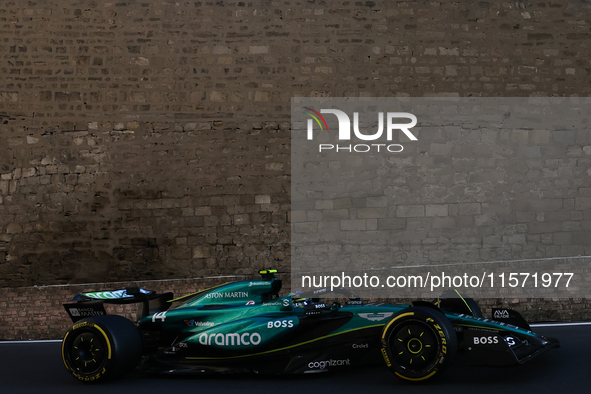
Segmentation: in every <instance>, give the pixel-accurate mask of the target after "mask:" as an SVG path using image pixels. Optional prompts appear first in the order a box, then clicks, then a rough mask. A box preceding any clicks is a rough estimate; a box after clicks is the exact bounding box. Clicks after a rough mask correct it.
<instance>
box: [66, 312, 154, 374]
mask: <svg viewBox="0 0 591 394" xmlns="http://www.w3.org/2000/svg"><path fill="white" fill-rule="evenodd" d="M142 351H143V342H142V336H141V334H140V332H139V330H138V329H137V327H136V326H135V325H134V324H133V323H132V322H131V321H129V320H127V319H126V318H124V317H121V316H115V315H103V316H95V317H91V318H87V319H83V320H80V321H78V322H76V324H74V325H73V326H72V327H71V328H70V329H69V330H68V331H67V332H66V335H65V336H64V339H63V342H62V359H63V361H64V365H65V366H66V369H67V370H68V372H70V374H71V375H72V376H73V377H75V378H76V379H78V380H80V381H83V382H99V381H104V380H109V379H115V378H118V377H121V376H123V375H124V374H126V373H128V372H129V371H131V370H132V369H133V368H134V367H135V366H136V365H137V364H138V362H139V360H140V358H141V356H142Z"/></svg>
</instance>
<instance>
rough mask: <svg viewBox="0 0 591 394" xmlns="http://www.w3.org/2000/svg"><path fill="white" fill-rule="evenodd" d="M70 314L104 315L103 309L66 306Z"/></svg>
mask: <svg viewBox="0 0 591 394" xmlns="http://www.w3.org/2000/svg"><path fill="white" fill-rule="evenodd" d="M68 310H69V311H70V314H71V315H72V316H77V317H78V316H79V317H91V316H100V315H104V314H105V313H104V312H103V311H97V310H95V309H94V308H68Z"/></svg>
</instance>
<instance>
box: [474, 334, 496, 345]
mask: <svg viewBox="0 0 591 394" xmlns="http://www.w3.org/2000/svg"><path fill="white" fill-rule="evenodd" d="M496 343H499V337H493V336H489V337H474V345H494V344H496Z"/></svg>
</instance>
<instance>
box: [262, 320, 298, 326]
mask: <svg viewBox="0 0 591 394" xmlns="http://www.w3.org/2000/svg"><path fill="white" fill-rule="evenodd" d="M293 322H294V320H291V319H290V320H273V321H270V322H267V328H293Z"/></svg>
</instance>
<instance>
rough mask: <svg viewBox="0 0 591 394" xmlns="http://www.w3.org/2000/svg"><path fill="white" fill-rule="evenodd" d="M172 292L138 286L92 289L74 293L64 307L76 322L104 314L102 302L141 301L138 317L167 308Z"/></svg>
mask: <svg viewBox="0 0 591 394" xmlns="http://www.w3.org/2000/svg"><path fill="white" fill-rule="evenodd" d="M172 299H173V294H172V293H170V292H169V293H162V294H158V293H156V292H155V291H151V290H146V289H142V288H140V287H127V288H125V289H120V290H105V291H92V292H85V293H80V294H76V296H74V298H73V299H72V301H75V302H73V303H67V304H64V308H65V309H66V312H67V313H68V316H70V319H72V322H74V323H75V322H77V321H78V320H80V319H84V318H86V317H92V316H100V315H106V314H107V313H106V312H105V307H104V304H136V303H142V304H143V305H142V309H141V311H140V316H138V319H139V318H142V317H144V316H148V315H151V314H153V313H157V312H162V311H166V310H168V308H170V306H171V305H172V303H171V302H169V301H170V300H172Z"/></svg>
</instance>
